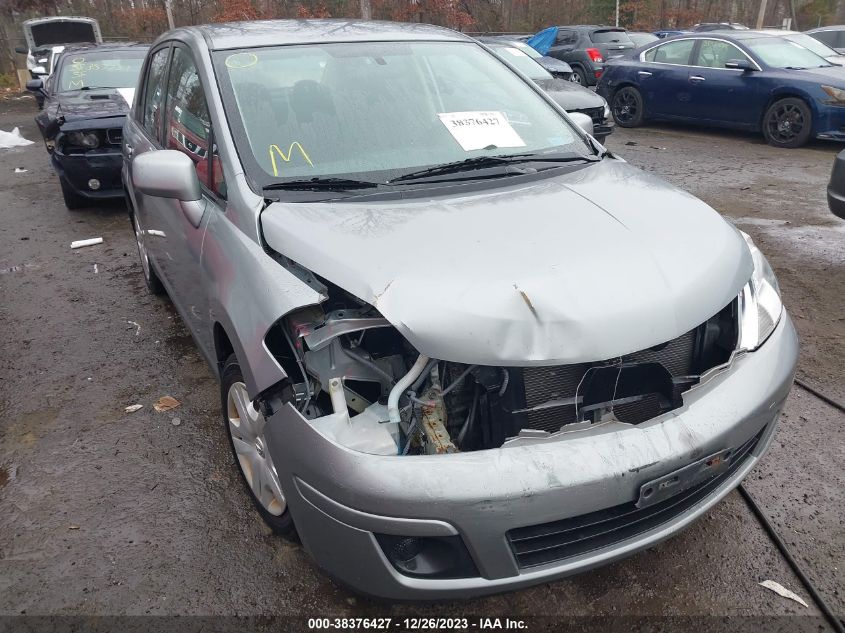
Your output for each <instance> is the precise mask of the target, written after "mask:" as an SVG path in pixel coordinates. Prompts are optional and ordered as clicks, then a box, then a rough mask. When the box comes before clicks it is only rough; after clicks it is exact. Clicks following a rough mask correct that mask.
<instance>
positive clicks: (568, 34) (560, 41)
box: [555, 31, 576, 46]
mask: <svg viewBox="0 0 845 633" xmlns="http://www.w3.org/2000/svg"><path fill="white" fill-rule="evenodd" d="M575 39H576V37H575V31H558V32H557V37H556V38H555V45H557V46H565V45H567V44H574V43H575Z"/></svg>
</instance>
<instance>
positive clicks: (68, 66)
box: [57, 49, 147, 92]
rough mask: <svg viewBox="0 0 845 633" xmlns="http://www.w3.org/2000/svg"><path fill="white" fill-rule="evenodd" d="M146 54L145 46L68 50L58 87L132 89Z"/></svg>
mask: <svg viewBox="0 0 845 633" xmlns="http://www.w3.org/2000/svg"><path fill="white" fill-rule="evenodd" d="M146 53H147V51H146V50H145V49H138V50H131V51H81V52H79V53H70V54H68V56H67V57H66V58H65V59H64V61H63V63H62V69H61V71H60V75H59V82H58V85H57V90H58V91H59V92H68V91H71V90H84V89H85V88H134V87H135V84H136V83H137V82H138V75H140V74H141V65H142V64H143V63H144V55H146Z"/></svg>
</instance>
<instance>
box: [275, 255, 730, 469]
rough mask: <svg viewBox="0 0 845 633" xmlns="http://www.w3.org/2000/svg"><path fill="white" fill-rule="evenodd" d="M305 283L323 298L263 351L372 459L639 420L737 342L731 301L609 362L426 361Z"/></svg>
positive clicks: (364, 307)
mask: <svg viewBox="0 0 845 633" xmlns="http://www.w3.org/2000/svg"><path fill="white" fill-rule="evenodd" d="M288 265H289V266H295V264H292V263H291V262H288ZM301 270H302V269H300V271H301ZM307 274H308V275H310V273H307ZM308 282H309V285H312V287H313V286H314V285H315V284H316V285H318V286H319V288H318V290H319V291H320V292H321V294H322V295H323V296H324V297H326V300H325V301H324V302H323V303H322V304H321V305H320V306H311V307H309V308H305V309H302V310H298V311H295V312H293V313H292V314H289V315H288V316H286V317H285V318H283V319H281V320H280V321H279V322H277V323H276V325H275V326H274V327H273V328H272V329H271V331H270V332H269V333H268V335H267V339H266V345H267V348H268V349H269V350H270V351H271V352H272V353H273V355H274V356H275V358H276V360H277V361H278V362H279V363H280V364H281V365H282V367H283V368H284V370H285V372H286V373H287V375H288V376H289V377H290V379H291V381H292V382H293V385H292V386H293V390H292V393H294V394H295V402H294V403H293V404H294V406H295V407H296V408H297V409H298V410H299V411H300V413H301V414H302V415H303V416H304V417H305V418H307V419H308V420H310V423H311V424H312V425H313V427H314V428H315V429H316V430H318V431H319V432H320V433H322V434H323V435H324V436H326V437H327V438H329V439H331V440H332V441H334V442H336V443H338V444H341V445H342V446H345V447H347V448H350V449H353V450H357V451H361V452H364V453H370V454H377V455H416V454H450V453H456V452H467V451H477V450H485V449H492V448H498V447H501V446H508V445H511V444H518V443H525V442H531V441H536V440H538V439H545V438H548V437H550V436H553V435H555V434H557V433H559V432H566V431H572V430H582V429H584V428H590V427H594V426H596V425H599V424H602V425H609V424H613V425H623V426H633V425H637V424H640V423H642V422H645V421H647V420H651V419H653V418H656V417H658V416H660V415H663V414H665V413H668V412H670V411H673V410H675V409H678V408H679V407H681V406H682V405H683V394H684V393H685V392H687V391H688V390H690V389H691V388H693V387H695V386H696V385H697V384H699V383H700V381H701V380H702V377H703V376H705V375H707V374H708V372H711V370H713V369H714V368H717V367H723V366H725V365H726V364H727V363H728V362H729V361H730V359H731V358H732V356H733V354H734V353H735V351H736V349H737V345H738V342H739V323H740V317H739V299H735V300H734V301H732V302H731V303H729V304H728V305H726V306H725V307H724V308H723V309H722V310H720V311H719V312H718V313H717V314H715V315H714V316H712V317H711V318H709V319H707V320H706V321H704V322H703V323H701V324H700V325H699V326H697V327H695V328H694V329H692V330H690V331H688V332H686V333H685V334H683V335H681V336H679V337H677V338H675V339H673V340H670V341H666V342H664V343H662V344H659V345H656V346H653V347H651V348H648V349H644V350H640V351H637V352H634V353H630V354H625V355H622V356H620V357H617V358H611V359H605V360H601V361H597V362H582V363H575V364H569V365H551V366H547V365H536V364H535V365H525V366H485V365H477V364H463V363H459V362H451V361H442V360H439V359H434V358H428V357H427V356H425V355H424V354H421V353H420V352H419V351H417V350H416V349H415V348H414V347H413V346H412V345H411V344H410V343H408V341H407V340H406V339H405V338H404V337H403V336H402V335H401V334H400V333H399V331H398V330H397V329H396V328H395V327H394V326H393V325H392V324H391V323H390V322H389V321H388V320H387V319H386V318H384V317H383V316H382V315H381V314H380V313H379V312H378V311H377V310H376V309H375V308H374V307H372V306H370V305H368V304H367V303H365V302H364V301H362V300H360V299H358V298H356V297H354V296H353V295H351V294H350V293H348V292H345V291H343V290H342V289H340V288H338V287H337V286H333V285H332V284H331V283H330V282H327V281H325V280H321V279H318V278H317V277H315V276H313V275H310V276H309V279H308Z"/></svg>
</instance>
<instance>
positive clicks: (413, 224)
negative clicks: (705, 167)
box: [261, 159, 752, 365]
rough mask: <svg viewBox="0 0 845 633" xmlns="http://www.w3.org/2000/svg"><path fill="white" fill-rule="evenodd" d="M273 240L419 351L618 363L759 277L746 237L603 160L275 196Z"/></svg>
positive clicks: (689, 201)
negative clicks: (561, 170) (474, 182)
mask: <svg viewBox="0 0 845 633" xmlns="http://www.w3.org/2000/svg"><path fill="white" fill-rule="evenodd" d="M261 224H262V229H263V233H264V237H265V239H266V241H267V243H268V244H269V246H271V247H272V248H273V249H275V250H276V251H278V252H280V253H282V254H284V255H286V256H287V257H290V258H291V259H293V260H295V261H296V262H298V263H300V264H302V265H303V266H306V267H307V268H309V269H310V270H312V271H313V272H315V273H316V274H318V275H320V276H322V277H324V278H325V279H328V280H329V281H331V282H332V283H334V284H337V285H338V286H340V287H341V288H343V289H345V290H347V291H348V292H351V293H352V294H354V295H355V296H357V297H359V298H360V299H363V300H364V301H366V302H368V303H370V304H371V305H373V306H375V307H376V308H377V309H378V310H379V311H380V312H381V313H382V314H383V315H384V317H385V318H387V319H388V320H389V321H390V322H391V323H392V324H393V325H394V326H395V327H396V328H397V329H398V330H399V331H400V332H401V333H402V334H403V335H404V336H405V337H406V338H407V339H408V341H409V342H410V343H411V344H412V345H414V346H415V347H416V348H417V349H418V350H419V351H420V352H421V353H423V354H425V355H427V356H430V357H432V358H439V359H442V360H449V361H455V362H462V363H476V364H483V365H532V364H537V365H542V364H545V365H551V364H569V363H575V362H586V361H595V360H604V359H609V358H615V357H617V356H620V355H622V354H627V353H630V352H634V351H637V350H641V349H646V348H649V347H652V346H654V345H658V344H660V343H663V342H666V341H669V340H672V339H673V338H676V337H678V336H680V335H681V334H683V333H685V332H688V331H689V330H691V329H693V328H694V327H696V326H698V325H700V324H701V323H702V322H704V321H705V320H706V319H708V318H709V317H711V316H712V315H714V314H716V313H717V312H718V311H719V310H720V309H721V308H723V307H724V306H726V305H727V304H728V303H729V302H730V301H731V300H733V299H734V298H735V297H736V296H737V294H738V293H739V292H740V290H741V288H742V287H743V285H744V284H745V283H746V282H747V280H748V279H749V278H750V276H751V271H752V263H751V257H750V254H749V251H748V248H747V246H746V244H745V242H744V240H743V239H742V237H741V235H740V234H739V232H738V231H737V230H736V229H735V228H734V227H733V226H731V225H730V224H728V223H727V222H725V221H724V220H723V219H722V218H721V217H720V216H719V214H718V213H716V212H715V211H714V210H712V209H711V208H710V207H708V206H707V205H706V204H704V203H703V202H701V201H700V200H698V199H696V198H695V197H693V196H691V195H690V194H687V193H685V192H683V191H680V190H678V189H676V188H674V187H672V186H671V185H668V184H667V183H665V182H663V181H661V180H660V179H658V178H656V177H654V176H651V175H648V174H645V173H643V172H640V171H639V170H637V169H634V168H633V167H631V166H629V165H627V164H626V163H624V162H622V161H618V160H613V159H605V160H604V161H602V162H601V163H599V164H596V165H592V166H589V167H586V168H584V169H579V170H576V171H573V172H570V173H568V174H565V175H561V176H557V177H550V178H546V179H543V180H539V181H535V182H531V183H523V184H522V185H511V186H503V187H500V188H497V189H495V190H487V191H485V192H483V193H472V194H466V195H462V196H455V195H454V194H453V195H452V196H449V197H435V198H426V199H414V200H401V201H396V200H393V201H360V202H356V201H355V200H354V199H353V200H348V199H347V200H345V201H337V202H320V203H285V202H275V203H272V204H270V205H269V206H268V207H267V208H266V209H265V211H264V212H263V213H262V215H261Z"/></svg>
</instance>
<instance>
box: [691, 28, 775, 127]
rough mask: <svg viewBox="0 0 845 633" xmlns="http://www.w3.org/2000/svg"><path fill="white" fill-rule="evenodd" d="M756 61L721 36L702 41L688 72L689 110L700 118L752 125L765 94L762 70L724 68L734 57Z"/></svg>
mask: <svg viewBox="0 0 845 633" xmlns="http://www.w3.org/2000/svg"><path fill="white" fill-rule="evenodd" d="M746 59H747V60H748V61H750V62H751V63H755V62H754V60H752V59H751V58H750V57H748V55H746V54H745V53H744V52H743V51H742V50H740V49H739V47H737V46H735V45H734V44H732V43H731V42H728V41H726V40H719V39H702V40H700V41H699V45H698V48H697V50H696V55H695V59H694V60H693V63H692V69H691V71H690V74H689V82H690V101H689V113H690V115H691V116H693V117H695V118H696V119H698V120H700V121H711V122H713V123H720V124H728V125H731V126H740V127H749V128H753V127H756V126H757V125H758V124H759V120H760V113H761V112H762V109H763V105H764V103H763V102H764V101H765V100H766V96H765V95H764V94H763V93H762V90H761V88H760V72H759V71H743V70H737V69H732V68H725V63H726V62H728V61H731V60H746Z"/></svg>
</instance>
